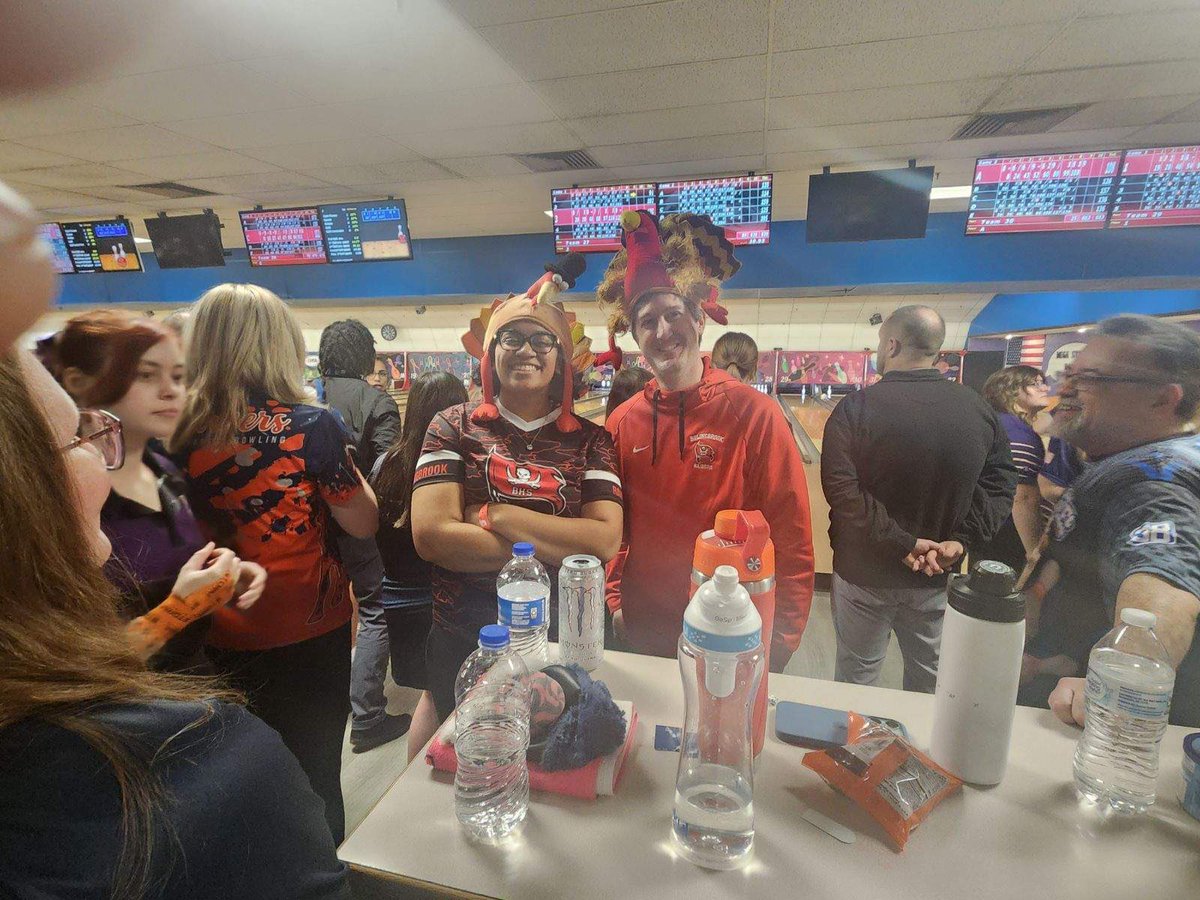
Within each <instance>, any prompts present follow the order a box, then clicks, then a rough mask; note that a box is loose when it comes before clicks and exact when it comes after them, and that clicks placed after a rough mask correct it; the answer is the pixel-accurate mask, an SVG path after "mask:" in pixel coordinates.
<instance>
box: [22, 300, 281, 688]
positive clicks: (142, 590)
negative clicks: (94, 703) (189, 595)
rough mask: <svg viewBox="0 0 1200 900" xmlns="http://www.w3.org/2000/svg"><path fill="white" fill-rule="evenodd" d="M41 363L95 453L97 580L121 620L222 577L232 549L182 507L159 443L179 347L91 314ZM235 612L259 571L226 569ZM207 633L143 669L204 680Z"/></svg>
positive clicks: (179, 387) (182, 641) (183, 635)
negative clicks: (105, 481)
mask: <svg viewBox="0 0 1200 900" xmlns="http://www.w3.org/2000/svg"><path fill="white" fill-rule="evenodd" d="M46 350H47V356H48V359H47V362H48V365H49V367H50V369H51V371H52V372H53V373H54V375H55V376H56V377H57V379H58V381H59V383H61V384H62V385H63V386H64V387H65V388H66V389H67V392H68V393H69V394H70V395H71V396H72V398H73V399H74V400H75V402H76V403H77V404H78V405H79V406H81V407H82V408H83V410H82V412H81V413H80V429H81V430H80V437H79V438H78V440H80V441H81V442H86V443H88V444H90V446H92V447H93V448H95V449H96V450H98V451H100V452H101V453H102V454H103V455H104V457H105V459H106V463H107V465H108V468H109V469H110V472H109V480H110V481H111V484H112V488H111V490H110V491H109V493H108V497H107V498H106V499H105V501H104V506H103V507H102V508H101V511H100V524H101V527H102V528H103V529H104V533H105V535H107V537H108V539H109V542H110V543H111V544H112V548H113V552H112V556H111V557H109V559H108V561H107V563H106V564H105V574H107V575H108V577H109V579H110V580H111V581H112V582H113V583H114V584H115V585H116V586H117V588H118V589H119V590H120V591H121V594H122V596H123V597H124V598H125V610H126V613H127V614H128V615H129V617H130V618H131V619H132V618H135V617H137V616H142V615H145V614H146V613H148V612H150V611H151V610H153V609H155V608H156V607H158V606H159V605H160V604H161V603H162V602H163V601H164V600H166V599H167V598H168V597H169V596H170V595H171V594H172V593H174V594H175V595H176V596H179V595H180V592H179V590H178V589H177V587H178V586H177V584H176V582H177V581H178V580H179V578H180V577H181V575H182V576H183V577H184V579H185V581H184V583H185V584H186V583H190V582H192V581H195V579H196V577H197V576H198V575H199V574H200V573H201V572H204V571H206V570H207V571H208V572H210V573H212V572H215V571H218V570H221V569H226V568H230V567H232V566H233V563H234V561H235V560H236V557H235V555H234V553H233V551H232V550H228V549H224V548H222V549H217V548H216V547H215V545H213V544H211V543H209V542H208V540H207V539H206V538H205V537H204V535H203V533H202V532H201V530H200V526H199V525H198V524H197V522H196V518H195V516H194V515H193V514H192V510H191V507H190V505H189V504H188V501H187V484H186V482H185V480H184V478H183V475H182V473H181V472H180V471H179V469H178V468H177V467H176V466H175V464H174V463H173V462H172V461H171V460H170V459H169V458H168V457H167V455H166V451H165V450H164V448H163V446H162V443H161V442H163V441H166V440H168V439H169V438H170V437H171V433H172V432H173V431H174V430H175V424H176V422H177V421H178V419H179V413H180V411H181V409H182V406H183V396H184V386H183V348H182V346H181V344H180V341H179V339H178V337H176V335H175V334H174V333H173V332H172V331H170V330H168V329H167V328H165V327H163V326H161V325H159V324H158V323H157V322H155V321H153V320H152V319H147V318H142V317H139V316H136V315H134V314H132V313H129V312H124V311H120V310H96V311H94V312H87V313H83V314H81V315H78V316H75V317H73V318H72V319H70V320H68V322H67V323H66V325H65V326H64V327H63V329H62V331H60V332H59V333H58V334H56V335H55V336H54V338H53V340H52V341H51V342H50V343H49V345H48V347H47V348H46ZM235 569H236V570H235V575H236V580H237V590H236V593H237V607H238V608H239V609H248V608H249V607H250V606H252V605H253V604H254V602H255V601H256V600H257V599H258V597H259V596H260V595H261V594H262V591H263V587H264V585H265V583H266V577H267V575H266V571H265V570H264V569H263V568H262V566H259V565H258V564H256V563H253V562H249V561H242V560H236V567H235ZM211 625H212V619H211V617H210V616H207V615H206V616H202V617H200V618H199V619H197V620H196V621H194V622H192V623H191V624H190V625H188V626H187V627H185V628H184V629H183V630H182V631H180V632H179V633H178V634H177V635H175V636H174V637H172V638H171V639H169V640H167V641H166V643H165V644H162V645H156V646H147V647H145V648H144V649H145V650H146V652H150V653H152V656H151V657H150V660H149V662H150V666H151V667H152V668H154V669H158V670H160V671H170V672H192V673H206V672H211V671H212V670H211V666H210V665H209V663H208V660H207V658H206V657H205V655H204V642H205V639H206V637H207V635H208V632H209V629H210V628H211Z"/></svg>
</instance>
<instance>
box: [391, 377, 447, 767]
mask: <svg viewBox="0 0 1200 900" xmlns="http://www.w3.org/2000/svg"><path fill="white" fill-rule="evenodd" d="M466 402H467V390H466V388H464V387H463V385H462V382H461V381H459V380H458V379H457V378H456V377H455V376H454V375H452V374H450V373H449V372H426V373H425V374H423V375H421V376H419V377H418V378H417V379H416V381H414V382H413V385H412V389H411V390H410V391H409V392H408V404H407V406H406V407H405V410H404V428H403V430H402V431H401V433H400V440H399V441H397V442H396V444H395V446H394V447H392V449H391V450H389V451H388V452H387V453H386V454H385V455H384V456H382V457H380V459H379V462H378V464H376V466H375V470H374V471H373V472H372V473H371V486H372V487H373V488H374V489H375V495H376V496H377V497H378V498H379V531H377V532H376V533H375V542H376V543H377V544H378V545H379V553H380V555H381V556H382V557H383V571H384V576H383V609H384V615H385V616H386V617H387V630H388V641H389V643H390V645H391V657H392V680H394V681H395V682H396V684H398V685H400V686H401V687H411V688H419V689H420V690H421V699H420V700H419V701H418V702H417V708H416V710H415V711H414V713H413V720H412V726H411V727H410V728H409V731H408V758H409V760H412V758H413V757H414V756H416V755H417V753H418V752H419V751H420V749H421V748H422V747H423V746H425V742H426V741H428V740H429V738H431V737H432V736H433V733H434V731H436V730H437V726H438V719H437V713H436V712H435V711H434V706H433V697H432V696H431V695H430V693H429V691H428V679H427V677H426V674H425V640H426V638H428V637H429V627H430V625H432V624H433V587H432V585H431V583H430V573H429V563H427V562H426V561H425V560H423V559H421V557H420V556H418V555H417V549H416V547H414V546H413V536H412V517H411V514H410V513H411V507H412V486H413V473H414V472H416V469H417V460H418V459H419V458H420V456H421V447H422V445H423V444H424V443H425V432H426V431H428V430H429V423H430V422H432V421H433V417H434V416H436V415H437V414H438V413H440V412H441V411H442V410H443V409H447V408H448V407H451V406H454V405H456V404H459V403H466Z"/></svg>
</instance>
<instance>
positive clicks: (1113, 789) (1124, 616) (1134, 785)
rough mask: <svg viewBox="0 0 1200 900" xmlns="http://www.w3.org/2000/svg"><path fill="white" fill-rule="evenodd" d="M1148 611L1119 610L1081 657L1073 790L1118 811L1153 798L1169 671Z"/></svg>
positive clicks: (1171, 680) (1138, 807)
mask: <svg viewBox="0 0 1200 900" xmlns="http://www.w3.org/2000/svg"><path fill="white" fill-rule="evenodd" d="M1156 621H1157V620H1156V617H1155V615H1154V613H1152V612H1148V611H1146V610H1143V609H1130V608H1127V609H1123V610H1121V624H1120V625H1118V626H1117V627H1116V628H1114V629H1113V630H1112V631H1110V632H1109V633H1108V634H1107V635H1106V636H1105V637H1104V638H1103V639H1102V640H1101V641H1100V643H1098V644H1097V645H1096V646H1095V647H1094V648H1093V649H1092V653H1091V656H1090V657H1089V659H1088V674H1087V693H1086V695H1085V707H1086V719H1085V721H1086V724H1085V726H1084V729H1083V737H1081V738H1080V739H1079V745H1078V747H1077V748H1076V749H1075V789H1076V790H1077V791H1078V792H1079V794H1080V795H1081V796H1082V797H1084V798H1086V799H1088V800H1091V801H1093V802H1096V803H1101V804H1106V805H1108V806H1111V807H1112V808H1113V809H1114V810H1116V811H1117V812H1126V813H1140V812H1144V811H1145V810H1146V809H1147V808H1148V807H1149V806H1151V805H1152V804H1153V803H1154V798H1155V780H1156V779H1157V777H1158V748H1159V743H1160V742H1161V741H1162V736H1163V732H1164V731H1165V730H1166V727H1167V716H1168V714H1169V712H1170V708H1171V692H1172V691H1173V690H1174V687H1175V670H1174V669H1173V668H1172V667H1171V659H1170V657H1169V656H1168V655H1167V651H1166V648H1165V647H1163V645H1162V643H1161V642H1160V641H1159V640H1158V638H1157V637H1156V636H1155V634H1154V630H1153V629H1154V625H1155V622H1156Z"/></svg>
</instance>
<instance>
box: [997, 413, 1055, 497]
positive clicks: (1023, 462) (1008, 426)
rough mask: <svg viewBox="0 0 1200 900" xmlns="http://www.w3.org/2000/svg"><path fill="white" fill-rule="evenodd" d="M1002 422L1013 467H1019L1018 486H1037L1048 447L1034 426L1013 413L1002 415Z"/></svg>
mask: <svg viewBox="0 0 1200 900" xmlns="http://www.w3.org/2000/svg"><path fill="white" fill-rule="evenodd" d="M1000 422H1001V424H1002V425H1003V426H1004V432H1005V433H1006V434H1007V435H1008V446H1009V449H1010V450H1011V451H1012V461H1013V465H1014V466H1016V467H1017V484H1037V477H1038V472H1040V471H1041V469H1042V464H1043V463H1044V462H1045V458H1046V446H1045V444H1043V443H1042V438H1041V435H1039V434H1038V433H1037V432H1036V431H1034V430H1033V426H1032V425H1030V424H1029V423H1028V422H1026V421H1025V420H1024V419H1022V418H1021V417H1020V416H1014V415H1013V414H1012V413H1001V414H1000Z"/></svg>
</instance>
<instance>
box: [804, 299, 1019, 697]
mask: <svg viewBox="0 0 1200 900" xmlns="http://www.w3.org/2000/svg"><path fill="white" fill-rule="evenodd" d="M945 339H946V323H945V322H943V321H942V317H941V316H940V315H939V314H938V312H937V310H934V309H931V308H929V307H928V306H903V307H901V308H900V309H898V310H896V311H895V312H894V313H892V314H891V316H889V317H888V319H887V321H885V322H884V323H883V326H882V327H881V328H880V329H879V351H878V356H877V368H878V371H879V372H880V373H881V374H882V375H883V378H882V379H881V380H880V381H879V382H877V383H876V384H873V385H871V386H870V387H868V388H866V389H864V390H862V391H858V392H857V393H854V394H849V395H848V396H846V397H845V398H843V399H842V401H841V402H840V403H839V404H838V405H837V408H836V409H835V410H834V411H833V414H832V415H831V416H830V417H829V421H828V422H827V423H826V425H825V439H824V442H823V446H822V448H821V485H822V487H823V488H824V490H825V497H826V499H827V500H828V501H829V519H830V524H829V538H830V544H831V546H832V548H833V589H832V602H833V621H834V629H835V632H836V635H837V661H836V667H835V672H834V677H835V678H836V679H837V680H838V681H847V682H851V683H853V684H874V683H875V682H876V681H877V680H878V679H879V670H880V668H881V666H882V665H883V658H884V655H885V654H886V653H887V646H888V638H889V636H890V634H891V633H892V632H893V631H895V633H896V639H897V641H898V642H899V644H900V652H901V653H902V654H903V656H904V689H905V690H908V691H924V692H927V693H932V692H933V689H934V685H935V684H936V681H937V661H938V651H939V648H940V645H941V636H942V618H943V615H944V613H945V610H946V582H947V578H948V575H947V573H948V572H949V571H951V570H953V569H956V568H957V567H958V564H959V563H960V562H961V560H962V557H963V554H964V553H965V552H966V551H967V550H969V549H970V547H971V545H972V544H975V543H978V542H981V541H985V540H988V539H989V538H990V537H991V536H992V535H993V534H995V532H996V530H997V529H998V528H999V527H1000V526H1001V524H1003V522H1004V521H1005V519H1007V517H1008V515H1009V513H1010V511H1011V510H1012V499H1013V493H1014V491H1015V489H1016V484H1017V473H1016V469H1014V468H1013V464H1012V459H1011V458H1010V456H1009V449H1008V438H1007V437H1006V436H1005V433H1004V428H1003V426H1002V425H1001V424H1000V422H999V420H998V419H997V418H996V414H995V413H994V412H993V411H992V409H991V408H990V407H989V406H988V404H987V403H985V402H984V401H983V399H982V398H981V397H980V396H979V395H978V394H976V393H975V392H974V391H972V390H971V389H970V388H966V387H963V386H962V385H961V384H956V383H954V382H952V381H948V380H947V379H946V378H945V377H944V376H943V375H942V373H941V372H939V371H938V370H937V369H936V368H934V363H935V361H936V360H937V355H938V351H940V350H941V349H942V343H943V341H945Z"/></svg>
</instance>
